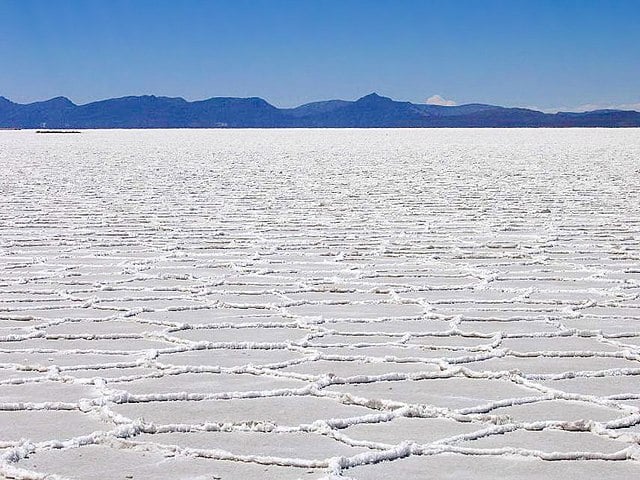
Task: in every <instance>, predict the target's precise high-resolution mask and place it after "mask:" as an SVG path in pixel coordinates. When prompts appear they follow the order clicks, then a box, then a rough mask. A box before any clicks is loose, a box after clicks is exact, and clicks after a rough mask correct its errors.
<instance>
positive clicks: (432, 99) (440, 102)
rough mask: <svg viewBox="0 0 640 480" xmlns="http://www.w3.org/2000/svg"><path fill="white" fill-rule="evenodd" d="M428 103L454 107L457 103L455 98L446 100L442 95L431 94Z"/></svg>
mask: <svg viewBox="0 0 640 480" xmlns="http://www.w3.org/2000/svg"><path fill="white" fill-rule="evenodd" d="M426 103H427V105H442V106H443V107H453V106H455V105H457V104H456V102H454V101H453V100H446V99H444V98H442V97H441V96H440V95H431V96H430V97H429V98H427V102H426Z"/></svg>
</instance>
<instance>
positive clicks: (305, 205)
mask: <svg viewBox="0 0 640 480" xmlns="http://www.w3.org/2000/svg"><path fill="white" fill-rule="evenodd" d="M639 159H640V131H639V130H636V129H621V130H605V129H566V130H547V129H537V130H519V129H514V130H500V129H487V130H481V129H478V130H473V129H469V130H456V129H442V130H429V129H425V130H271V131H270V130H236V131H231V130H201V131H198V130H166V131H115V130H114V131H84V132H82V134H80V135H63V136H55V135H36V134H35V133H34V132H31V131H18V132H7V131H3V132H0V476H4V477H6V478H12V479H44V478H47V479H76V480H81V479H100V480H104V479H114V480H115V479H131V478H133V479H159V478H162V479H163V480H171V479H201V480H212V479H220V478H222V479H235V478H242V479H243V480H251V479H263V478H277V479H298V478H302V479H320V478H345V479H347V478H351V479H378V478H379V479H383V478H384V479H388V478H401V477H402V478H412V479H413V478H415V479H419V478H427V477H428V478H433V479H476V478H477V479H483V478H487V479H490V478H497V477H499V478H517V479H534V478H552V477H556V476H562V477H563V478H566V479H577V478H580V479H583V478H594V477H596V476H601V477H603V478H635V477H637V476H638V475H640V446H639V442H640V162H639Z"/></svg>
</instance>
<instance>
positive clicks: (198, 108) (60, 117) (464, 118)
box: [0, 93, 640, 129]
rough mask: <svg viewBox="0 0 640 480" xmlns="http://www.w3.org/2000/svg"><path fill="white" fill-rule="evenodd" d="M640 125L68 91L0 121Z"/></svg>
mask: <svg viewBox="0 0 640 480" xmlns="http://www.w3.org/2000/svg"><path fill="white" fill-rule="evenodd" d="M314 127H316V128H380V127H418V128H420V127H640V112H636V111H630V110H594V111H590V112H584V113H573V112H558V113H543V112H540V111H537V110H532V109H527V108H510V107H500V106H495V105H484V104H475V103H472V104H467V105H460V106H441V105H428V104H418V103H411V102H399V101H395V100H392V99H391V98H388V97H383V96H380V95H378V94H376V93H371V94H369V95H366V96H364V97H362V98H359V99H358V100H355V101H346V100H329V101H322V102H313V103H307V104H305V105H301V106H299V107H295V108H277V107H275V106H273V105H271V104H269V103H268V102H266V101H265V100H263V99H261V98H257V97H251V98H233V97H214V98H210V99H207V100H199V101H194V102H189V101H187V100H185V99H183V98H179V97H178V98H172V97H157V96H154V95H144V96H135V97H133V96H132V97H122V98H112V99H108V100H101V101H98V102H92V103H87V104H84V105H76V104H74V103H73V102H72V101H71V100H69V99H68V98H65V97H56V98H52V99H50V100H46V101H42V102H35V103H29V104H19V103H14V102H12V101H10V100H8V99H7V98H5V97H0V128H49V129H66V128H75V129H84V128H314Z"/></svg>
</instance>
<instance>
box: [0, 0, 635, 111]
mask: <svg viewBox="0 0 640 480" xmlns="http://www.w3.org/2000/svg"><path fill="white" fill-rule="evenodd" d="M0 22H1V23H0V24H1V25H2V26H1V27H0V65H1V67H0V95H4V96H6V97H8V98H10V99H12V100H15V101H19V102H28V101H35V100H41V99H44V98H49V97H53V96H57V95H65V96H67V97H69V98H71V99H72V100H73V101H75V102H77V103H86V102H89V101H92V100H97V99H102V98H107V97H115V96H124V95H138V94H147V93H153V94H156V95H169V96H183V97H185V98H187V99H190V100H191V99H201V98H208V97H212V96H260V97H263V98H265V99H267V100H268V101H270V102H271V103H273V104H275V105H277V106H292V105H297V104H300V103H304V102H308V101H313V100H320V99H330V98H344V99H355V98H357V97H359V96H362V95H364V94H367V93H369V92H372V91H376V92H378V93H380V94H383V95H387V96H391V97H393V98H396V99H399V100H410V101H416V102H424V101H425V100H426V99H427V98H428V97H431V96H432V95H436V94H437V95H440V96H442V97H444V98H446V99H452V100H453V101H455V102H457V103H468V102H483V103H492V104H500V105H519V106H533V107H538V108H544V109H554V108H576V107H579V106H581V105H585V104H588V105H594V106H613V105H632V104H640V1H638V0H630V1H626V0H552V1H547V0H530V1H525V0H509V1H501V0H483V1H480V0H434V1H429V0H416V1H412V0H393V1H392V0H297V1H293V0H230V1H225V0H218V1H215V0H212V1H196V0H182V1H175V0H174V1H165V0H153V1H151V0H136V1H134V0H130V1H123V0H108V1H107V0H104V1H103V0H85V1H79V0H77V1H76V0H66V1H62V0H58V1H54V0H48V1H46V0H42V1H33V0H0Z"/></svg>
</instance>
